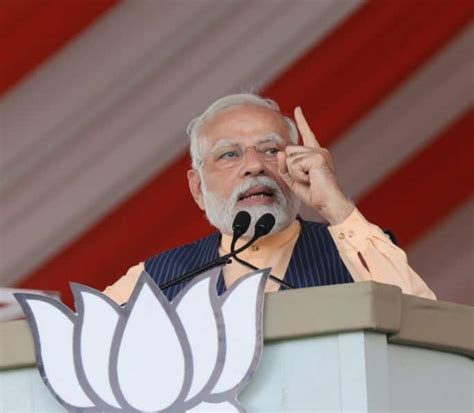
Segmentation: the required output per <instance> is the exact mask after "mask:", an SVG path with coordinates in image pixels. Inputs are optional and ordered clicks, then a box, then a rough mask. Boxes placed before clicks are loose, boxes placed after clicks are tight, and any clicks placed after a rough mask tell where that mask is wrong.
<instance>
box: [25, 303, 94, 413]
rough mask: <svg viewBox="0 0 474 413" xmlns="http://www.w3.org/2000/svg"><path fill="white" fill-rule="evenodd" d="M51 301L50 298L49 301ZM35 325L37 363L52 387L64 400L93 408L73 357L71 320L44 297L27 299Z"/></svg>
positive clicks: (82, 406) (74, 404) (78, 405)
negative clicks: (38, 355)
mask: <svg viewBox="0 0 474 413" xmlns="http://www.w3.org/2000/svg"><path fill="white" fill-rule="evenodd" d="M51 301H52V300H51ZM25 302H26V304H27V305H29V307H30V309H31V312H32V314H33V317H34V321H35V323H36V327H37V334H38V342H37V343H36V344H37V346H38V347H39V351H40V352H41V355H40V362H41V363H42V365H43V369H44V374H45V375H46V377H47V381H48V383H49V385H50V386H51V388H52V390H53V391H54V392H55V393H56V394H57V396H59V398H60V399H62V400H63V401H65V402H66V403H68V404H70V405H73V406H76V407H80V408H85V407H92V406H93V403H92V402H91V401H90V400H89V398H88V397H87V396H86V394H85V393H84V391H83V390H82V388H81V386H80V384H79V381H78V377H77V375H76V370H75V367H74V358H73V346H72V340H73V327H74V325H73V322H72V321H71V319H70V318H69V317H68V316H66V315H65V313H64V312H63V311H61V310H60V309H59V306H62V304H60V303H59V302H58V304H57V306H54V305H52V304H50V302H47V300H46V299H44V298H43V299H40V298H38V299H27V300H25Z"/></svg>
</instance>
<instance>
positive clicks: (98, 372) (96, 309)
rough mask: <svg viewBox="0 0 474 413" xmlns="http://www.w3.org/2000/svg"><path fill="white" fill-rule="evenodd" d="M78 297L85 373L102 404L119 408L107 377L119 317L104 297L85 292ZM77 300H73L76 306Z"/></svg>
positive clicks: (82, 359) (81, 355) (81, 356)
mask: <svg viewBox="0 0 474 413" xmlns="http://www.w3.org/2000/svg"><path fill="white" fill-rule="evenodd" d="M79 294H80V295H81V298H82V305H81V309H82V311H83V313H82V317H83V322H82V326H81V332H80V353H81V354H80V358H81V362H82V367H83V369H84V374H85V376H86V379H87V381H88V382H89V384H90V385H91V387H92V389H93V390H94V392H95V393H96V394H97V395H98V396H99V397H100V398H101V399H102V400H103V401H105V402H106V403H108V404H109V405H111V406H113V407H120V404H119V403H118V401H117V399H116V398H115V396H114V394H113V392H112V387H111V384H110V377H109V358H110V350H111V346H112V338H113V336H114V332H115V328H116V326H117V321H118V319H119V314H118V312H117V311H116V309H115V308H114V307H112V306H111V305H110V304H109V303H108V302H107V301H106V300H105V299H104V298H102V297H100V296H98V295H96V294H93V293H90V292H87V291H79ZM78 301H79V300H77V299H76V303H77V302H78ZM78 311H79V309H78ZM79 315H81V314H79Z"/></svg>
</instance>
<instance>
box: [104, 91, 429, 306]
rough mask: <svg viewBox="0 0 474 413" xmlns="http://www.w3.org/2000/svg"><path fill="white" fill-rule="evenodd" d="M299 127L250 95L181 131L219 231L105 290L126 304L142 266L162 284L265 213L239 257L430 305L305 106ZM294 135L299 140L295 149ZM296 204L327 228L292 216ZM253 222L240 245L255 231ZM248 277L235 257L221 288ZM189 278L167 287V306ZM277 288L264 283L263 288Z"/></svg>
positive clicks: (277, 270) (193, 186)
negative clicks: (378, 285) (349, 189)
mask: <svg viewBox="0 0 474 413" xmlns="http://www.w3.org/2000/svg"><path fill="white" fill-rule="evenodd" d="M294 115H295V120H296V125H295V123H294V122H293V120H291V119H290V118H288V117H286V116H284V115H282V114H281V113H280V111H279V108H278V105H277V104H276V103H275V102H273V101H271V100H268V99H263V98H261V97H259V96H257V95H253V94H237V95H229V96H225V97H223V98H221V99H218V100H217V101H215V102H214V103H212V104H211V105H210V106H209V107H208V108H207V109H206V111H205V112H204V113H203V114H201V115H200V116H198V117H197V118H195V119H194V120H192V121H191V122H190V123H189V125H188V128H187V132H188V135H189V136H190V139H191V157H192V169H191V170H189V171H188V182H189V188H190V190H191V193H192V195H193V198H194V200H195V201H196V203H197V205H198V206H199V207H200V208H201V209H202V210H203V211H205V213H206V216H207V218H208V220H209V222H210V223H211V224H212V225H213V226H214V227H216V228H217V229H218V230H219V233H216V234H213V235H211V236H209V237H206V238H204V239H202V240H199V241H196V242H194V243H192V244H188V245H185V246H182V247H179V248H176V249H174V250H171V251H167V252H164V253H162V254H158V255H157V256H155V257H151V258H149V259H148V260H146V261H145V262H144V263H140V264H138V265H136V266H134V267H132V268H130V270H129V271H128V272H127V274H126V275H125V276H123V277H122V278H121V279H119V280H118V281H117V282H116V283H115V284H113V285H112V286H109V287H108V288H107V289H106V290H105V293H106V294H108V295H109V296H110V297H112V298H113V299H114V300H115V301H117V302H118V303H120V304H122V303H124V302H126V301H127V300H128V297H129V296H130V294H131V291H132V290H133V287H134V286H135V283H136V281H137V279H138V277H139V275H140V274H141V272H142V271H143V270H144V269H145V270H147V272H148V273H149V274H150V275H151V276H152V278H153V279H154V280H155V281H156V282H157V284H159V285H163V284H164V283H166V282H168V281H170V280H172V279H174V278H176V277H179V276H180V275H182V274H184V273H186V272H187V271H190V270H193V269H194V268H198V267H200V266H201V265H204V264H206V263H207V262H210V261H212V260H213V259H216V258H217V257H218V256H219V255H221V256H222V255H224V254H226V253H228V252H229V251H230V242H231V238H232V222H233V219H234V217H235V215H236V214H237V212H238V211H240V210H246V211H248V212H249V213H250V215H251V216H252V223H253V224H254V223H255V222H256V220H257V219H258V218H259V217H260V216H262V215H263V214H264V213H266V212H271V213H272V214H273V215H274V216H275V218H276V224H275V226H274V228H273V229H272V231H271V232H270V234H269V235H267V236H266V237H264V238H261V239H260V240H258V241H257V242H256V244H254V245H253V246H252V248H249V249H248V250H246V251H244V252H243V253H241V254H239V257H240V258H242V259H243V260H245V261H248V262H250V263H251V264H253V265H255V266H257V267H259V268H265V267H272V275H274V276H275V277H277V278H279V279H284V280H285V281H286V282H288V283H289V284H290V285H293V286H295V287H308V286H318V285H328V284H337V283H347V282H353V281H356V282H357V281H368V280H374V281H379V282H384V283H388V284H393V285H398V286H399V287H401V289H402V291H403V292H404V293H407V294H413V295H418V296H421V297H426V298H431V299H435V295H434V293H433V292H432V291H431V290H430V289H429V288H428V287H427V286H426V284H425V283H424V282H423V280H422V279H421V278H420V277H419V276H418V275H417V274H416V273H415V272H414V271H413V270H412V269H411V268H410V267H409V265H408V263H407V260H406V255H405V253H404V252H403V251H402V250H401V249H400V248H398V247H397V246H395V245H394V244H393V243H392V242H391V241H390V239H389V237H388V236H387V235H386V234H385V233H384V232H383V231H382V230H380V228H378V227H377V226H375V225H373V224H370V223H369V222H367V221H366V220H365V218H364V217H363V216H362V215H361V214H360V212H359V211H358V210H357V209H356V208H355V205H354V203H353V202H352V201H351V200H350V199H349V198H348V197H347V196H346V195H345V194H344V193H343V191H342V190H341V188H340V187H339V184H338V182H337V179H336V176H335V173H334V168H333V164H332V161H331V156H330V154H329V152H328V150H327V149H325V148H322V147H321V146H320V145H319V143H318V141H317V139H316V137H315V135H314V134H313V132H312V131H311V129H310V128H309V126H308V124H307V122H306V120H305V118H304V116H303V113H302V111H301V108H299V107H297V108H296V109H295V113H294ZM298 131H299V133H300V135H301V138H302V144H298ZM301 202H303V203H305V204H306V205H307V206H308V207H309V208H312V209H313V210H314V211H316V212H317V213H318V214H319V215H320V216H321V217H322V218H323V219H325V220H326V221H327V222H328V223H329V225H326V224H320V223H312V222H307V221H304V220H302V219H300V218H299V217H298V211H299V209H300V204H301ZM252 228H253V225H251V226H250V227H249V230H248V231H247V233H246V234H244V236H243V237H242V239H241V240H240V241H239V242H240V243H238V244H237V247H239V246H240V245H243V243H245V242H246V240H248V239H249V238H251V236H252V235H253V230H252ZM248 272H249V269H248V268H247V267H246V266H245V265H242V264H240V263H239V262H236V261H235V260H233V262H232V263H231V264H228V265H226V266H225V267H224V268H223V271H222V273H221V276H220V278H219V281H218V286H217V287H218V290H219V292H222V291H224V289H225V288H226V287H228V286H230V285H231V284H232V283H233V282H235V281H236V280H237V279H238V278H239V277H241V276H242V275H244V274H246V273H248ZM185 284H186V282H183V283H181V284H178V285H175V286H173V287H171V288H169V289H166V290H165V291H164V293H165V294H166V295H167V297H168V298H169V299H170V300H172V299H173V297H174V296H175V295H176V294H177V293H178V291H179V290H180V289H181V288H183V286H184V285H185ZM279 288H280V285H279V284H278V283H277V282H275V281H272V280H269V281H268V282H267V285H266V291H267V292H268V291H276V290H278V289H279Z"/></svg>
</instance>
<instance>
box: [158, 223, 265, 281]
mask: <svg viewBox="0 0 474 413" xmlns="http://www.w3.org/2000/svg"><path fill="white" fill-rule="evenodd" d="M262 235H265V234H262V233H260V232H255V234H254V236H253V237H252V238H251V239H250V241H249V242H247V243H246V244H244V245H243V246H242V247H240V248H238V249H237V250H235V251H233V252H230V253H229V254H226V255H223V256H222V257H219V258H218V259H216V260H214V261H211V262H210V263H208V264H206V265H203V266H202V267H199V268H197V269H195V270H192V271H190V272H188V273H186V274H183V275H182V276H181V277H178V278H175V279H174V280H171V281H168V282H166V283H164V284H161V285H160V288H161V289H162V290H166V289H167V288H170V287H172V286H173V285H176V284H179V283H180V282H183V281H186V280H188V279H190V278H192V277H195V276H196V275H198V274H201V273H202V272H204V271H207V270H210V269H211V268H214V267H218V266H220V265H224V264H229V263H230V262H231V260H230V258H231V257H235V255H236V254H238V253H240V252H242V251H243V250H245V249H246V248H248V247H250V246H251V245H252V244H253V243H254V242H255V241H257V239H259V238H260V237H261V236H262Z"/></svg>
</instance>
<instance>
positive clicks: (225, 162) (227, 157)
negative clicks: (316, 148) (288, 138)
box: [200, 139, 288, 168]
mask: <svg viewBox="0 0 474 413" xmlns="http://www.w3.org/2000/svg"><path fill="white" fill-rule="evenodd" d="M287 145H288V143H287V142H285V141H283V140H281V141H280V140H279V139H278V140H274V139H272V140H266V141H263V142H260V143H257V144H256V145H248V146H243V145H241V144H238V143H233V142H228V141H227V140H226V142H223V143H220V144H217V145H216V146H215V147H214V148H212V149H211V151H210V152H209V154H208V155H207V156H205V157H204V159H203V160H202V161H201V162H200V164H201V165H202V164H203V163H204V162H206V161H209V162H212V163H213V164H214V165H215V166H218V167H220V168H231V167H235V166H238V165H239V164H240V163H241V162H242V161H243V159H244V158H245V155H246V154H247V151H248V150H249V149H250V148H253V149H254V151H255V153H256V154H257V155H258V156H259V157H260V159H262V161H264V162H276V161H277V154H278V152H281V151H283V150H284V149H285V147H286V146H287Z"/></svg>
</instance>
